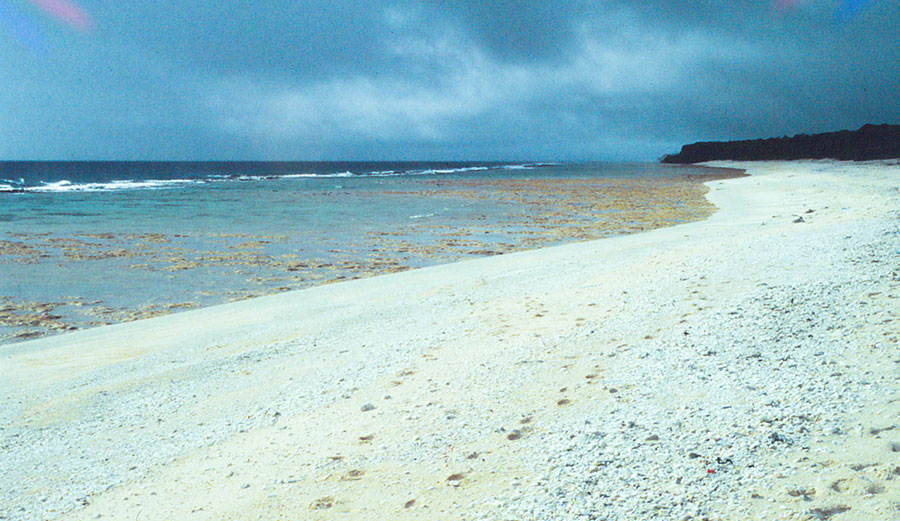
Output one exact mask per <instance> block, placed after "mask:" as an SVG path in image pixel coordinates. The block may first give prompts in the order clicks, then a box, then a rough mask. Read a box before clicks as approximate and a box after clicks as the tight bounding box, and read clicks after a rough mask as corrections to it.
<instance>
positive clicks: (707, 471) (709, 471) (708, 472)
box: [706, 469, 716, 474]
mask: <svg viewBox="0 0 900 521" xmlns="http://www.w3.org/2000/svg"><path fill="white" fill-rule="evenodd" d="M706 473H707V474H715V473H716V469H707V470H706Z"/></svg>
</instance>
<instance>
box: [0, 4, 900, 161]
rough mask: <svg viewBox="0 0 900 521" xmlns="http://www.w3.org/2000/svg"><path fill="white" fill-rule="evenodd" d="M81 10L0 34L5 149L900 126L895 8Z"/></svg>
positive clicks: (628, 153) (669, 144)
mask: <svg viewBox="0 0 900 521" xmlns="http://www.w3.org/2000/svg"><path fill="white" fill-rule="evenodd" d="M0 1H8V0H0ZM83 4H84V6H85V8H86V9H87V11H88V12H90V14H91V16H92V18H93V19H94V20H95V22H96V24H95V25H96V26H95V28H94V30H93V31H92V33H91V34H90V35H86V36H85V35H72V34H69V33H66V32H65V30H64V28H59V27H56V26H53V25H52V24H50V23H49V22H47V21H46V20H43V21H41V23H42V24H43V25H42V27H44V28H45V29H46V31H47V35H48V41H49V45H50V46H51V47H52V49H51V52H50V53H49V54H48V56H45V57H42V56H37V55H34V54H33V53H29V51H28V49H27V48H26V46H23V45H21V44H20V43H18V42H16V41H15V40H14V35H9V34H0V67H3V68H4V70H5V71H6V73H5V74H4V75H3V76H0V88H3V89H4V92H6V96H5V97H4V98H2V99H0V116H2V117H0V132H3V133H4V134H6V135H9V136H13V138H11V139H10V138H8V139H6V140H2V141H0V153H2V154H3V155H5V156H8V157H9V156H12V157H38V158H39V157H189V158H204V157H222V156H230V157H236V158H242V157H261V158H308V159H316V158H354V159H356V158H383V159H391V158H398V157H406V158H449V157H455V158H463V157H468V158H486V159H490V158H512V157H526V156H527V157H530V158H548V159H554V158H563V159H565V158H574V159H588V158H604V157H607V158H621V157H626V158H644V159H652V158H655V157H657V156H659V155H660V154H661V153H663V152H666V151H670V150H672V149H674V148H677V147H678V146H679V145H680V144H681V142H683V141H687V140H697V139H728V138H744V137H757V136H765V135H782V134H791V133H795V132H816V131H825V130H834V129H839V128H850V127H855V126H859V125H861V124H863V123H867V122H875V123H878V122H894V123H898V122H900V99H898V97H897V96H896V93H895V91H896V88H897V85H898V84H900V72H898V68H897V67H896V63H900V37H898V31H897V23H896V20H897V19H898V18H900V7H898V4H896V3H894V2H886V1H871V2H868V3H867V5H865V6H864V8H863V9H862V10H860V11H859V12H857V13H855V14H853V15H852V16H851V14H852V13H851V11H848V10H842V8H841V5H842V2H840V1H837V0H835V1H825V0H807V1H803V0H792V1H787V0H781V1H777V0H776V1H772V2H769V1H765V0H755V1H749V0H744V1H735V2H728V3H727V4H725V3H722V2H713V1H709V0H698V1H695V2H683V1H663V2H626V1H623V0H607V1H604V2H584V1H578V0H561V1H557V2H547V1H536V0H521V1H517V2H510V1H498V2H482V1H473V0H446V1H443V2H437V1H419V2H416V1H412V0H397V1H395V2H386V3H385V2H333V1H325V0H311V1H305V2H295V1H286V0H271V1H267V2H251V1H249V0H230V1H223V2H208V3H196V2H177V3H176V2H171V1H169V2H160V1H150V0H135V1H132V2H127V3H123V2H100V1H99V0H92V1H91V2H88V1H86V0H85V1H84V2H83ZM32 14H33V13H32Z"/></svg>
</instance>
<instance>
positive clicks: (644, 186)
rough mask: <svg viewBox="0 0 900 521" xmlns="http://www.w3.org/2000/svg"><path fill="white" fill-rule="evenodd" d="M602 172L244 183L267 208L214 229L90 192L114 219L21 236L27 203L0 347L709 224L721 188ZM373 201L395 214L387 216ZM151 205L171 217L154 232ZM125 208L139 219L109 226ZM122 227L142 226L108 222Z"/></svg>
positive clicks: (156, 197) (55, 204)
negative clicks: (708, 191) (714, 192)
mask: <svg viewBox="0 0 900 521" xmlns="http://www.w3.org/2000/svg"><path fill="white" fill-rule="evenodd" d="M606 168H607V170H604V167H602V166H598V165H591V164H575V165H569V166H567V167H558V168H549V169H548V170H546V171H535V172H534V175H533V176H532V175H530V174H523V175H509V176H501V177H497V176H486V177H481V176H477V175H476V176H470V177H465V176H463V177H459V178H443V177H441V178H434V177H428V178H416V177H415V176H412V177H409V178H404V177H398V178H395V179H392V180H391V181H389V182H386V184H384V183H383V182H382V181H373V180H372V179H366V178H360V179H353V180H349V181H347V182H348V183H350V186H349V187H348V188H347V189H346V190H345V189H343V188H341V187H340V186H338V187H337V189H336V191H331V189H332V188H335V187H333V186H330V185H327V184H326V185H325V186H324V187H322V188H323V189H326V190H324V191H323V192H321V193H320V192H318V191H316V190H310V187H309V186H307V183H309V182H318V183H321V182H322V180H321V179H320V180H318V181H310V180H308V179H302V180H301V181H302V182H300V184H299V185H297V184H296V183H295V184H294V185H290V182H288V181H286V182H288V183H289V187H288V188H290V189H289V190H288V191H287V192H284V193H282V192H281V191H280V190H275V191H266V190H271V187H267V185H266V184H265V183H263V184H262V185H260V186H256V185H252V186H251V185H242V186H243V188H242V187H241V186H238V187H237V188H240V189H241V190H246V192H245V193H243V194H239V195H240V197H238V199H243V200H246V201H252V200H255V199H256V198H257V197H261V198H264V199H266V198H272V200H271V201H270V200H269V199H266V201H267V204H268V205H269V206H271V210H270V211H269V214H268V215H267V216H264V215H262V214H261V215H256V216H255V217H253V218H251V219H249V220H246V221H241V222H240V225H239V227H238V228H235V227H233V226H232V227H227V226H226V227H222V223H218V225H217V224H216V217H214V215H216V214H217V212H221V211H222V209H223V208H224V206H226V205H231V204H235V203H233V202H231V203H227V202H225V201H226V200H227V197H226V195H223V194H218V192H215V193H207V192H203V191H202V189H198V190H201V193H199V194H196V197H198V198H200V199H203V198H204V197H210V198H211V199H210V200H209V202H205V203H198V204H201V206H202V205H204V204H205V205H207V206H208V207H209V212H210V215H209V216H208V217H207V218H205V219H201V220H200V221H199V222H198V223H197V224H196V226H194V225H193V224H191V225H190V226H187V227H186V226H185V223H184V222H183V215H184V213H185V212H190V207H191V204H190V203H189V201H190V199H188V200H186V201H182V202H180V203H179V202H175V203H171V202H169V200H168V198H169V196H171V194H172V192H169V191H167V190H163V191H158V192H157V191H152V190H151V191H147V192H145V193H144V194H143V196H144V197H146V200H145V201H144V204H146V205H147V206H146V208H145V209H144V210H127V208H128V206H127V205H126V207H123V208H120V206H119V204H120V203H116V200H117V198H120V197H126V199H127V196H128V194H127V193H122V194H118V195H116V194H108V193H107V194H93V195H91V196H89V197H88V200H89V201H90V200H94V199H103V198H112V200H111V201H109V202H108V205H109V209H108V213H109V216H110V217H113V219H112V220H111V221H110V222H107V223H106V224H104V223H103V221H104V218H103V216H104V214H103V212H100V213H98V214H97V216H96V217H94V219H96V220H98V222H97V223H94V224H92V225H90V226H88V227H87V228H85V227H84V226H85V225H84V224H83V223H82V221H81V218H72V221H71V222H69V221H68V220H65V219H63V220H60V219H62V218H60V219H56V220H53V219H51V220H49V221H47V222H44V223H43V224H30V223H32V221H33V220H34V216H33V213H34V212H35V211H38V210H40V211H45V209H44V208H39V207H34V205H33V204H31V203H28V201H29V200H30V198H25V199H23V200H21V207H18V208H17V207H14V208H13V210H11V211H12V212H13V213H19V212H21V214H22V217H23V219H22V222H21V225H17V227H16V229H15V230H10V231H8V232H7V233H5V234H0V263H2V264H3V265H4V266H5V267H6V269H7V271H8V276H9V277H8V278H9V280H8V281H6V283H5V284H2V287H0V343H4V342H10V343H12V342H20V341H24V340H29V339H34V338H42V337H46V336H50V335H53V334H59V333H64V332H66V331H72V330H78V329H87V328H91V327H97V326H101V325H109V324H113V323H122V322H132V321H134V320H138V319H143V318H151V317H154V316H160V315H165V314H171V313H173V312H178V311H183V310H185V309H197V308H204V307H210V306H213V305H217V304H222V303H225V302H229V301H236V300H246V299H248V298H253V297H259V296H264V295H267V294H277V293H283V292H286V291H290V290H297V289H306V288H309V287H315V286H319V285H326V284H332V283H335V282H340V281H345V280H351V279H358V278H366V277H371V276H377V275H381V274H385V273H393V272H398V271H407V270H409V269H415V268H418V267H424V266H432V265H436V264H445V263H449V262H457V261H460V260H466V259H470V258H477V257H483V256H491V255H496V254H502V253H511V252H515V251H526V250H532V249H537V248H540V247H547V246H553V245H559V244H565V243H571V242H579V241H584V240H591V239H600V238H604V237H608V236H611V235H615V234H626V233H635V232H638V231H642V230H646V229H653V228H660V227H665V226H671V225H674V224H678V223H683V222H689V221H696V220H700V219H703V218H705V217H707V216H708V215H709V214H711V213H712V207H711V205H710V204H709V203H708V202H707V200H706V199H705V197H704V194H705V187H704V186H703V185H702V184H701V183H702V181H704V180H707V179H716V178H721V177H722V174H721V173H720V172H719V171H718V170H709V169H705V170H704V169H693V168H690V167H688V168H678V167H659V166H650V165H646V166H643V167H641V168H637V169H631V170H632V171H630V174H629V175H626V176H622V177H619V176H618V174H616V172H617V171H619V170H617V168H619V169H620V170H621V167H617V166H616V165H613V166H610V167H606ZM654 168H656V169H654ZM625 170H628V168H627V167H625ZM569 176H572V177H569ZM373 182H374V183H375V184H372V183H373ZM344 184H347V183H344ZM247 187H249V188H247ZM237 188H233V189H237ZM229 193H230V192H227V191H226V192H224V194H229ZM279 194H280V195H279ZM173 197H175V198H176V201H177V193H176V195H175V196H173ZM223 197H224V198H225V199H222V198H223ZM17 201H18V199H17ZM383 202H388V203H389V206H392V207H396V208H392V209H390V210H389V211H387V212H386V213H385V211H384V208H381V204H382V203H383ZM47 204H48V205H49V206H48V208H54V211H55V212H62V213H59V215H67V214H68V213H75V214H78V213H79V212H81V211H82V210H79V209H78V208H77V207H73V208H68V207H67V205H70V204H71V203H70V202H68V197H67V196H60V197H59V198H53V200H52V201H48V203H47ZM80 204H81V205H82V206H89V203H88V202H84V203H80ZM170 204H174V206H169V205H170ZM153 208H157V209H159V210H160V211H167V212H170V213H171V214H172V215H171V216H170V217H167V218H162V219H161V220H158V219H156V218H155V217H154V212H153V211H152V209H153ZM217 208H218V209H217ZM241 208H242V207H240V206H238V208H236V209H235V211H241ZM243 210H246V211H251V212H252V211H253V208H252V205H250V207H249V208H243ZM128 211H133V212H134V213H133V214H127V215H124V216H123V215H118V214H119V212H128ZM293 212H299V214H298V215H297V216H294V213H293ZM304 212H305V213H304ZM51 213H53V212H51ZM315 215H319V217H311V216H315ZM328 215H330V217H326V216H328ZM29 216H32V217H29ZM123 217H127V219H124V220H123V219H121V218H123ZM307 219H313V220H312V221H309V222H307V221H306V220H307ZM316 219H318V220H316ZM347 219H350V220H349V221H347ZM131 220H133V221H135V223H136V224H137V223H140V224H139V225H137V226H136V227H135V226H131V225H128V226H124V227H123V226H122V225H121V224H116V223H117V222H129V221H131ZM357 220H358V221H357ZM345 221H346V222H347V223H349V222H352V223H353V224H352V225H350V224H345ZM213 230H215V231H213ZM100 274H104V277H105V281H106V282H105V283H104V284H98V282H97V278H98V277H99V275H100ZM18 281H32V282H33V283H32V284H22V283H20V282H18Z"/></svg>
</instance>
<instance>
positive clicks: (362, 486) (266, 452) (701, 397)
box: [0, 162, 900, 520]
mask: <svg viewBox="0 0 900 521" xmlns="http://www.w3.org/2000/svg"><path fill="white" fill-rule="evenodd" d="M717 164H718V163H717ZM746 168H748V171H749V173H750V177H745V178H740V179H735V180H729V181H716V182H713V183H711V189H710V192H709V194H708V198H709V200H710V201H711V202H712V203H713V204H715V205H716V206H718V207H720V210H719V211H718V212H717V213H715V214H714V215H713V216H712V217H710V218H709V219H707V220H704V221H699V222H695V223H689V224H684V225H679V226H675V227H670V228H662V229H658V230H653V231H649V232H644V233H639V234H633V235H624V236H618V237H613V238H609V239H601V240H599V241H591V242H585V243H575V244H570V245H565V246H557V247H552V248H547V249H543V250H533V251H527V252H521V253H514V254H508V255H502V256H495V257H485V258H481V259H475V260H470V261H465V262H463V263H455V264H445V265H439V266H434V267H429V268H424V269H421V270H414V271H407V272H402V273H398V274H392V275H385V276H379V277H373V278H369V279H361V280H357V281H352V282H349V283H341V284H336V285H328V286H318V287H315V288H310V289H307V290H301V291H299V292H292V293H283V294H279V295H274V296H269V297H262V298H260V299H256V300H250V301H242V302H236V303H231V304H226V305H223V306H217V307H212V308H205V309H201V310H197V311H188V312H184V313H179V314H175V315H168V316H165V317H159V318H154V319H150V320H146V321H141V322H133V323H126V324H119V325H114V326H107V327H103V328H98V329H91V330H84V331H79V332H75V333H70V334H66V335H62V336H57V337H50V338H46V339H41V340H37V341H30V342H23V343H20V344H11V345H9V346H4V348H3V350H2V355H0V371H2V372H3V374H4V375H10V377H9V378H6V377H4V380H3V382H2V384H0V391H2V392H0V396H2V397H3V400H2V404H3V405H4V408H3V409H4V411H5V412H4V413H3V414H4V418H3V422H2V423H3V425H5V426H6V427H5V429H4V431H3V438H4V443H6V444H7V446H8V447H12V450H13V452H11V454H10V462H11V465H12V467H13V468H14V469H16V470H17V471H18V473H16V472H15V471H14V472H13V473H11V474H10V475H8V476H7V477H6V480H7V481H8V482H3V483H2V486H0V490H2V494H4V496H0V498H2V499H3V501H0V504H16V505H18V504H23V505H27V507H26V511H25V513H24V514H23V513H21V512H16V511H11V510H10V511H4V510H0V514H3V515H6V517H9V518H13V519H16V518H22V519H37V518H43V517H51V516H55V515H56V514H55V513H53V512H50V510H51V508H52V509H53V510H57V511H60V510H69V513H68V514H67V515H66V516H65V517H66V518H71V519H88V518H93V517H94V516H95V515H96V514H101V515H102V516H103V518H105V519H134V518H135V515H141V514H142V513H143V516H146V517H149V518H175V517H184V516H185V515H187V514H189V513H193V514H194V517H196V518H209V519H223V518H224V519H255V518H256V516H257V515H263V517H264V518H268V517H277V516H278V515H285V516H290V515H294V516H299V517H307V518H311V519H330V518H332V517H339V515H340V514H346V513H350V514H353V515H354V518H363V519H377V518H384V517H391V516H393V517H401V516H406V517H408V518H409V519H429V518H436V519H443V518H447V517H455V518H463V519H480V518H488V519H498V518H505V517H510V518H559V517H563V518H565V517H573V518H577V515H578V514H580V513H586V512H596V513H598V514H599V515H600V518H603V516H606V517H607V518H609V519H630V518H641V517H647V516H654V515H656V516H661V517H666V518H683V517H685V516H688V517H690V516H701V517H702V516H704V515H705V516H708V517H711V518H716V519H718V518H726V519H734V518H750V517H749V516H748V515H747V512H748V511H752V512H753V516H755V517H753V518H760V519H795V518H796V519H802V518H803V516H808V515H810V514H809V512H811V511H813V509H816V508H818V509H821V512H823V513H827V512H830V510H829V509H833V508H837V507H841V506H843V507H847V508H850V510H849V513H848V514H844V513H832V514H830V515H829V516H828V517H831V516H838V517H835V519H838V520H840V519H841V517H840V516H844V515H846V516H849V517H847V518H848V519H849V518H858V517H856V516H864V517H865V518H868V519H890V517H888V516H890V515H891V514H890V509H891V508H893V506H892V503H891V501H890V498H891V497H896V496H893V495H892V494H894V493H896V492H897V490H898V483H900V478H892V477H891V476H892V475H893V474H892V473H893V468H892V467H891V466H890V462H891V461H893V460H891V459H890V458H891V457H893V458H894V459H896V455H894V456H892V454H894V453H893V452H892V450H893V449H892V447H893V446H892V445H891V443H894V442H900V439H895V438H897V437H898V436H900V418H898V415H900V411H898V410H897V409H898V406H897V405H896V403H894V402H891V401H890V400H891V399H892V397H893V396H896V395H897V389H898V385H897V384H898V375H897V370H896V364H894V363H893V360H892V357H893V358H896V356H895V355H892V353H891V350H890V349H885V347H888V346H896V345H897V344H896V336H897V335H898V332H897V328H898V326H900V322H898V321H897V319H895V318H894V316H895V315H896V312H895V310H896V309H897V302H896V300H893V299H895V298H896V296H895V295H896V293H897V288H898V287H900V285H898V283H897V281H896V280H894V279H892V278H891V277H892V276H891V272H890V269H889V264H888V263H887V262H886V261H888V260H889V259H890V258H893V257H892V255H894V254H892V253H891V252H892V251H893V250H891V249H890V248H893V247H900V245H898V240H897V238H896V236H895V235H893V236H892V235H890V234H889V232H890V231H891V230H895V229H896V228H895V223H896V217H897V210H898V208H897V197H896V192H897V188H896V187H897V178H896V167H888V166H882V165H879V164H868V165H852V164H840V163H834V162H798V163H761V164H747V165H746ZM891 175H893V176H894V177H893V178H891ZM809 210H812V212H811V213H807V212H808V211H809ZM800 218H802V221H801V222H796V221H797V219H800ZM890 219H894V221H893V222H891V221H890ZM892 225H893V226H894V227H893V228H892V227H891V226H892ZM848 234H849V236H848ZM860 259H862V260H860ZM874 260H877V261H878V262H871V261H874ZM892 295H894V296H892ZM861 296H862V300H864V301H865V302H866V304H860V303H859V302H860V300H861V299H860V297H861ZM849 297H853V300H849V299H848V298H849ZM798 299H799V302H798ZM873 317H876V318H878V317H880V319H879V320H882V321H887V322H878V321H875V320H874V319H873ZM807 319H810V320H809V321H807ZM722 324H729V325H730V326H731V327H728V328H722ZM873 324H874V325H873ZM875 340H877V341H878V342H879V343H881V344H883V345H882V346H881V347H878V348H874V349H873V348H872V347H871V346H872V345H874V344H873V342H875ZM820 352H821V354H818V353H820ZM706 353H712V354H706ZM756 355H758V356H756ZM871 360H883V361H884V364H874V366H873V365H872V364H871ZM822 362H825V363H824V364H823V363H822ZM831 362H833V363H834V364H835V365H833V364H831ZM836 364H841V365H840V370H838V368H837V366H836ZM792 365H793V367H792ZM865 371H872V372H874V373H873V374H869V375H866V374H865ZM835 373H840V375H838V376H833V375H834V374H835ZM862 381H868V384H865V385H863V384H862V383H861V382H862ZM791 382H794V385H789V384H791ZM798 383H799V384H801V385H802V386H803V387H801V388H799V389H798V388H797V387H796V384H798ZM750 388H752V389H750ZM835 394H837V398H836V397H835ZM763 395H767V396H768V398H769V399H768V402H767V401H766V399H763V397H762V396H763ZM388 397H389V398H388ZM775 402H778V405H777V406H769V405H765V404H766V403H775ZM368 406H372V408H369V407H368ZM859 407H863V411H862V413H861V414H862V416H858V415H857V413H856V412H855V408H859ZM891 415H892V416H891ZM800 417H804V418H806V419H798V418H800ZM891 418H892V419H891ZM198 424H199V425H198ZM895 424H896V425H895ZM892 426H894V427H893V428H892ZM873 429H874V430H875V431H877V433H876V434H875V435H872V434H870V432H871V431H872V430H873ZM879 429H881V430H879ZM101 432H102V433H104V435H103V436H99V435H98V434H99V433H101ZM876 436H880V438H877V439H876ZM13 440H15V441H13ZM785 440H789V441H790V443H788V442H787V441H785ZM832 442H836V443H839V445H840V446H841V447H848V449H847V450H844V451H843V452H841V451H840V450H839V449H837V448H834V447H835V446H834V445H832ZM13 444H14V445H15V446H13ZM856 447H860V448H856ZM849 448H852V449H853V450H850V449H849ZM804 449H805V450H804ZM828 450H832V451H838V452H837V453H835V452H831V453H829V452H828ZM691 454H697V457H692V456H691ZM103 455H108V456H112V455H115V457H114V458H112V457H108V458H107V459H104V458H102V457H101V456H103ZM473 455H474V457H473ZM81 458H84V459H81ZM803 458H807V459H806V460H803ZM729 460H730V461H731V463H727V461H729ZM719 461H722V462H723V463H719ZM602 462H607V463H604V464H602V465H601V463H602ZM826 462H831V463H829V464H826ZM873 463H874V464H873ZM813 464H816V465H819V466H818V467H812V466H811V465H813ZM750 465H752V466H750ZM859 465H863V467H861V468H860V470H853V467H854V466H859ZM773 469H778V470H774V472H773V473H772V474H771V475H768V474H766V472H767V471H773ZM711 470H712V471H713V472H711V473H710V472H709V471H711ZM676 473H677V474H678V475H677V476H676V475H675V474H676ZM810 473H812V474H813V475H810ZM779 476H781V477H779ZM823 476H824V477H827V478H828V479H829V480H831V482H830V483H819V481H821V480H822V479H824V477H823ZM719 478H721V479H719ZM841 480H843V481H841ZM838 482H839V483H838ZM870 482H871V483H870ZM833 483H838V485H836V489H837V490H835V489H834V487H831V486H830V485H831V484H833ZM869 486H874V487H876V488H873V489H871V491H874V492H871V493H867V492H866V487H869ZM23 487H25V488H27V489H25V488H23ZM28 487H31V488H28ZM108 487H112V488H109V489H108V490H107V488H108ZM878 487H880V492H878V490H879V488H878ZM10 490H13V491H14V493H13V492H9V491H10ZM841 490H843V491H841ZM560 492H561V495H560ZM792 492H793V493H794V494H792ZM754 496H759V497H758V498H757V497H754ZM42 497H45V498H46V500H45V501H41V498H42ZM688 499H690V500H688ZM82 500H84V501H82ZM410 502H412V503H410ZM748 509H749V510H748ZM864 514H865V515H864ZM765 516H768V517H765Z"/></svg>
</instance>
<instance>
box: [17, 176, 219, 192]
mask: <svg viewBox="0 0 900 521" xmlns="http://www.w3.org/2000/svg"><path fill="white" fill-rule="evenodd" d="M202 182H203V181H200V180H197V179H147V180H144V181H133V180H130V179H121V180H115V181H110V182H108V183H73V182H71V181H68V180H62V181H56V182H54V183H44V184H42V185H40V186H30V187H27V188H23V189H22V190H23V191H26V192H40V193H46V192H52V193H58V192H113V191H117V190H134V189H139V188H143V189H151V190H153V189H161V188H174V187H177V186H181V185H186V184H197V183H202Z"/></svg>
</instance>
